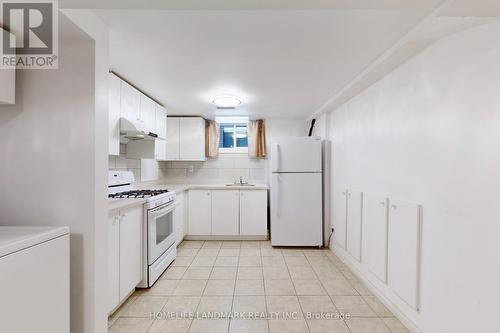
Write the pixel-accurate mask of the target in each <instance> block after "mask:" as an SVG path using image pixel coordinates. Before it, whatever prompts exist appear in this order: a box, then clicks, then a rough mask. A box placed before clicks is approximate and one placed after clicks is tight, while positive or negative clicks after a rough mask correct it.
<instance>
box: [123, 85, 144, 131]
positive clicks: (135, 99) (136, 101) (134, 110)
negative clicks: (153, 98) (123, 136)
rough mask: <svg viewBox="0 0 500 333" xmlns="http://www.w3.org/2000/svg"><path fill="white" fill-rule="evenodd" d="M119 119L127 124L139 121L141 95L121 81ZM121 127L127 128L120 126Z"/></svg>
mask: <svg viewBox="0 0 500 333" xmlns="http://www.w3.org/2000/svg"><path fill="white" fill-rule="evenodd" d="M121 117H122V118H125V119H126V120H128V121H129V122H140V121H141V93H140V92H139V91H138V90H137V89H135V88H134V87H132V86H131V85H130V84H128V83H127V82H125V81H123V80H121ZM121 127H127V126H126V125H125V124H121Z"/></svg>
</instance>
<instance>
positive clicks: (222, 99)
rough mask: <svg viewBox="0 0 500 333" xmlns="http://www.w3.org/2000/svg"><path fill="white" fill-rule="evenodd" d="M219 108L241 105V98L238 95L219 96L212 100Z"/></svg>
mask: <svg viewBox="0 0 500 333" xmlns="http://www.w3.org/2000/svg"><path fill="white" fill-rule="evenodd" d="M212 102H213V103H214V104H215V106H217V107H218V108H223V109H225V108H235V107H237V106H239V105H241V100H240V99H239V98H238V97H236V96H231V95H222V96H217V97H215V98H214V100H213V101H212Z"/></svg>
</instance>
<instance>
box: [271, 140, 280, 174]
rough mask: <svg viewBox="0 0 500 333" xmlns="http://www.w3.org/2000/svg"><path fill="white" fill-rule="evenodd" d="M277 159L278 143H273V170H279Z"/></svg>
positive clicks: (278, 157)
mask: <svg viewBox="0 0 500 333" xmlns="http://www.w3.org/2000/svg"><path fill="white" fill-rule="evenodd" d="M279 159H280V145H279V144H277V143H276V144H275V145H274V157H273V162H274V163H273V171H279V166H280V163H279Z"/></svg>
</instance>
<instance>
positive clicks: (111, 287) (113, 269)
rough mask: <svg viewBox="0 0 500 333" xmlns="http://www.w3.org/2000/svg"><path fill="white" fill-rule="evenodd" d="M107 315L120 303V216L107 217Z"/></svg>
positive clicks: (116, 214) (115, 214) (117, 214)
mask: <svg viewBox="0 0 500 333" xmlns="http://www.w3.org/2000/svg"><path fill="white" fill-rule="evenodd" d="M107 289H108V307H107V310H108V313H109V312H111V311H112V310H113V309H114V308H116V307H117V306H118V304H119V303H120V215H119V213H118V212H116V213H114V214H111V215H110V216H109V217H108V288H107Z"/></svg>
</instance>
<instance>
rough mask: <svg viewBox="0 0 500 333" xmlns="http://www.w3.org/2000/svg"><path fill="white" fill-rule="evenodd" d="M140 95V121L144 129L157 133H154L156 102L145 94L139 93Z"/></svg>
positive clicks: (155, 128)
mask: <svg viewBox="0 0 500 333" xmlns="http://www.w3.org/2000/svg"><path fill="white" fill-rule="evenodd" d="M140 96H141V98H140V99H141V103H140V117H139V118H140V122H141V123H142V124H143V128H144V129H145V130H146V131H148V132H152V133H155V134H158V133H156V130H157V127H156V103H155V102H154V101H153V100H152V99H151V98H149V97H148V96H146V95H143V94H140Z"/></svg>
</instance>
